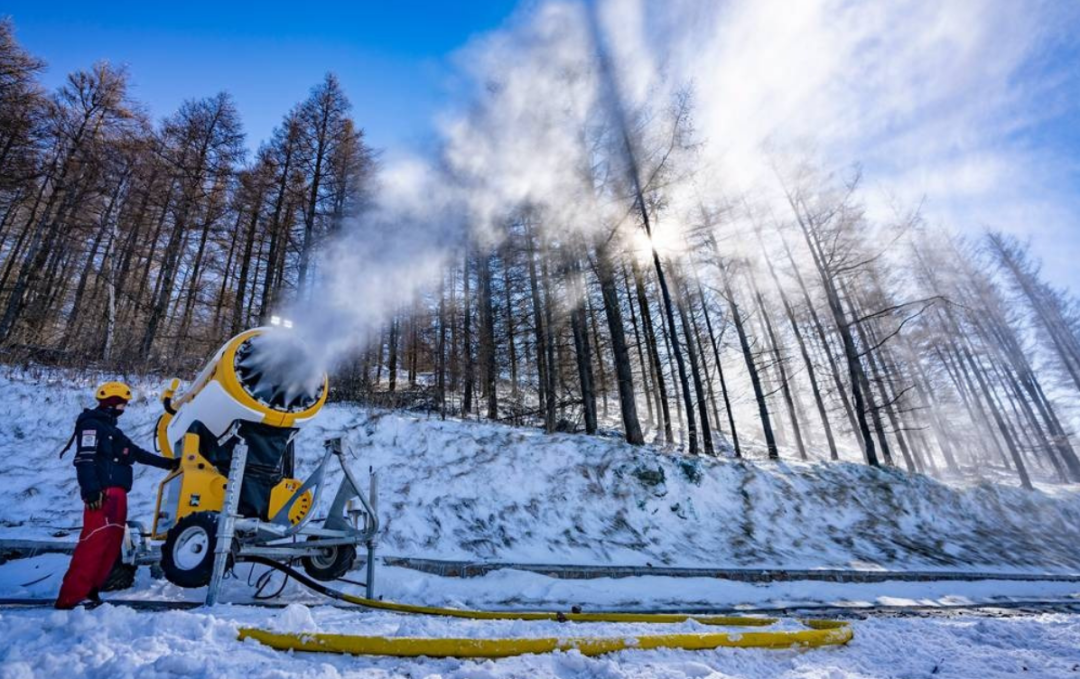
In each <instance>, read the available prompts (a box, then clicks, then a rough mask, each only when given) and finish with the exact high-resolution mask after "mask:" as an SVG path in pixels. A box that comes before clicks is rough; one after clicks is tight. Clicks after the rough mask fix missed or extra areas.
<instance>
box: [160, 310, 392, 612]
mask: <svg viewBox="0 0 1080 679" xmlns="http://www.w3.org/2000/svg"><path fill="white" fill-rule="evenodd" d="M327 389H328V382H327V377H326V374H325V372H323V371H322V370H320V369H319V368H317V367H316V363H315V362H314V361H312V360H311V358H310V354H309V353H308V351H307V350H306V348H305V346H304V344H303V343H302V341H301V340H300V339H299V338H298V337H296V336H295V335H294V333H293V332H292V331H291V330H289V329H285V328H255V329H253V330H248V331H246V332H243V333H241V334H239V335H237V336H236V337H234V338H232V339H231V340H229V341H228V342H227V343H226V344H225V345H224V346H223V347H221V349H219V350H218V352H217V353H216V354H215V355H214V357H213V358H212V359H211V360H210V362H209V363H208V364H207V365H206V367H205V368H204V369H203V370H202V372H200V373H199V375H198V376H197V377H196V378H195V380H194V381H193V382H192V383H191V384H190V385H188V386H187V387H186V388H184V389H180V386H179V381H178V380H173V381H172V384H170V385H169V387H168V389H166V390H165V392H164V393H163V394H162V403H163V405H164V408H165V413H164V414H163V415H162V416H161V418H160V420H159V421H158V425H157V436H156V439H157V446H158V447H159V448H160V450H161V452H162V454H163V455H165V456H166V457H180V458H181V463H180V467H179V468H178V469H177V470H176V471H174V472H172V473H170V474H169V475H168V476H166V477H165V479H164V480H163V481H162V483H161V486H160V488H159V489H158V499H157V509H156V512H155V514H154V522H153V528H152V531H151V535H152V537H153V538H154V539H155V540H164V544H163V545H162V547H161V561H160V565H161V569H162V571H163V572H164V575H165V577H166V579H168V580H169V581H170V582H172V583H174V584H176V585H179V586H181V587H203V586H207V585H209V589H208V590H207V604H213V603H214V602H215V601H216V599H217V597H218V590H219V587H220V583H221V580H222V578H223V576H224V574H225V573H226V571H227V570H228V569H230V568H231V567H232V565H233V564H234V563H236V562H239V561H244V560H249V559H254V560H258V559H262V560H266V559H270V560H273V561H275V562H278V563H285V564H290V563H293V562H295V561H296V560H299V562H300V564H301V565H302V567H303V569H304V571H306V572H307V574H308V575H309V576H310V577H311V578H314V579H316V580H321V581H324V582H326V581H332V580H335V579H338V578H340V577H342V576H343V575H344V574H345V573H347V572H348V571H350V570H352V569H353V567H354V565H355V563H356V560H357V549H358V548H359V547H361V546H364V547H365V548H366V570H367V573H366V575H367V577H366V586H367V594H368V596H369V597H370V596H372V595H373V588H374V538H375V535H376V533H377V532H378V530H379V522H378V518H377V516H376V512H375V508H374V504H375V495H376V483H375V476H374V474H372V476H371V479H370V484H369V489H368V493H367V495H365V493H364V492H363V490H362V489H361V486H360V484H359V483H358V481H357V479H356V477H355V476H354V475H353V473H352V471H351V470H350V469H349V467H348V465H347V464H346V461H345V449H344V444H343V442H342V441H341V439H329V440H327V441H326V442H325V449H324V453H323V455H322V459H321V460H320V462H319V463H318V465H317V466H316V467H315V470H314V471H313V473H312V474H311V476H310V477H308V478H307V479H306V480H303V481H301V480H299V479H296V478H293V476H294V474H295V465H296V460H295V452H294V451H295V446H294V439H295V437H296V434H297V433H298V432H299V430H300V429H301V428H302V427H303V426H304V425H306V424H307V423H309V422H310V421H311V420H312V419H313V418H314V417H315V416H316V414H318V412H319V410H320V409H321V408H322V407H323V404H325V403H326V396H327ZM331 459H334V460H336V461H337V463H338V464H339V465H340V467H341V470H342V479H341V483H340V486H339V487H338V489H337V492H336V494H335V495H334V497H333V500H332V501H331V502H330V505H329V509H328V511H327V513H326V515H325V517H322V518H319V519H316V518H315V514H316V512H317V511H318V510H319V507H320V503H319V500H320V497H321V496H322V494H323V488H324V486H325V485H326V484H327V477H328V472H329V469H328V468H329V467H330V460H331Z"/></svg>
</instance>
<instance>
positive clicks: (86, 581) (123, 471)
mask: <svg viewBox="0 0 1080 679" xmlns="http://www.w3.org/2000/svg"><path fill="white" fill-rule="evenodd" d="M95 396H96V397H97V402H98V405H97V407H96V408H87V409H86V410H84V411H83V412H82V414H80V415H79V418H78V420H76V422H75V433H74V434H73V435H72V437H71V440H70V441H68V445H67V446H66V447H65V448H64V452H66V451H67V449H68V448H70V447H71V444H72V443H74V444H75V469H76V472H77V474H78V478H79V490H80V492H81V494H82V500H83V503H84V504H85V507H84V508H83V528H82V533H81V534H80V535H79V543H78V544H77V545H76V546H75V554H74V555H73V556H72V557H71V565H70V566H68V571H67V574H66V575H64V584H63V585H61V587H60V596H59V597H58V598H57V600H56V607H57V608H65V609H66V608H74V607H75V606H78V605H79V604H80V603H82V602H83V601H85V600H87V599H89V600H90V601H91V602H93V603H100V602H101V598H100V597H99V596H98V590H99V589H100V588H101V586H102V585H103V584H105V580H106V579H107V578H108V577H109V572H110V571H111V570H112V568H113V565H114V564H115V563H116V560H117V558H119V556H120V548H121V547H122V545H123V541H124V527H125V525H126V523H127V494H128V491H130V490H131V481H132V473H131V466H132V465H133V464H134V463H135V462H138V463H140V464H148V465H151V466H153V467H157V468H159V469H175V468H176V467H177V465H178V464H179V462H180V461H179V460H178V459H167V458H164V457H159V456H157V455H154V454H153V453H150V452H147V451H145V450H143V449H142V448H140V447H139V446H137V445H135V444H134V443H132V442H131V439H129V438H128V437H127V436H126V435H125V434H124V432H122V431H120V428H119V427H118V426H117V424H116V423H117V419H118V418H119V417H120V416H121V415H122V414H123V413H124V408H126V407H127V404H128V401H130V400H131V388H130V387H128V386H127V385H126V384H124V383H122V382H107V383H105V384H103V385H101V386H100V387H98V389H97V391H96V392H95ZM60 454H61V455H63V452H61V453H60Z"/></svg>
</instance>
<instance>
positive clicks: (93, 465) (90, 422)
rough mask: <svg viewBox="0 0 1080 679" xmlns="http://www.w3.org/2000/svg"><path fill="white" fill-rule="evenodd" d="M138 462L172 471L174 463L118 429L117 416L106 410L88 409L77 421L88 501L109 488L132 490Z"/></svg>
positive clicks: (78, 458)
mask: <svg viewBox="0 0 1080 679" xmlns="http://www.w3.org/2000/svg"><path fill="white" fill-rule="evenodd" d="M135 462H138V463H140V464H148V465H151V466H153V467H157V468H159V469H172V468H173V466H174V465H175V462H174V461H173V460H168V459H166V458H164V457H159V456H157V455H154V454H153V453H150V452H147V451H145V450H143V449H142V448H140V447H139V446H137V445H135V444H134V443H132V442H131V439H129V438H128V437H127V436H125V435H124V432H122V431H120V428H119V427H117V426H116V416H115V415H113V414H112V413H110V412H109V411H108V410H105V409H102V408H93V409H91V408H87V409H86V410H84V411H82V414H81V415H79V419H78V420H76V421H75V469H76V471H77V473H78V476H79V490H80V491H81V492H82V497H83V499H84V500H86V499H89V498H93V497H95V496H96V495H97V494H98V493H99V492H101V491H102V490H104V489H106V488H123V489H124V490H125V491H128V490H131V465H132V464H134V463H135Z"/></svg>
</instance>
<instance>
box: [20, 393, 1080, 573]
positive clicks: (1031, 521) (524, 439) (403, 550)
mask: <svg viewBox="0 0 1080 679" xmlns="http://www.w3.org/2000/svg"><path fill="white" fill-rule="evenodd" d="M90 386H91V385H90V383H89V382H88V381H86V380H83V381H81V382H80V381H79V380H78V379H65V378H64V376H63V375H62V374H60V373H55V372H50V373H46V374H44V375H27V374H22V373H11V372H9V373H7V374H4V375H0V408H2V409H3V410H4V412H5V414H6V416H5V417H4V418H2V419H0V450H2V451H3V452H4V455H3V459H4V464H5V469H4V472H3V479H4V488H5V491H6V494H7V496H8V497H9V498H14V499H15V501H14V502H5V503H2V504H0V535H2V536H5V537H30V536H35V537H41V536H43V535H54V534H55V535H65V534H66V531H70V530H71V529H72V528H73V527H75V526H77V525H78V523H79V519H80V517H79V512H80V509H81V506H80V503H79V500H78V493H77V490H76V484H75V475H74V470H73V469H72V467H71V462H70V454H69V457H67V458H66V459H64V460H58V459H57V458H56V454H57V452H58V451H59V449H60V448H61V447H62V445H63V444H64V442H65V441H66V440H67V438H68V436H69V435H70V433H71V426H72V423H73V421H74V418H75V416H76V414H77V413H78V412H79V410H80V408H82V407H84V406H85V405H87V404H88V403H89V402H90V399H91V396H90V390H89V387H90ZM158 386H159V385H157V384H154V383H150V382H146V383H141V384H137V385H136V389H137V391H138V392H140V393H139V394H138V397H137V400H136V401H135V402H134V403H133V406H132V407H131V408H130V411H129V413H128V414H126V415H125V416H124V420H123V422H122V424H123V425H124V427H125V430H126V431H128V433H129V434H130V435H132V437H133V438H134V439H135V440H136V441H138V442H142V443H144V444H145V445H150V444H151V441H152V432H153V425H154V422H155V421H156V419H157V416H158V415H159V414H160V406H159V405H158V403H157V400H156V392H157V388H158ZM339 435H344V436H345V437H346V439H347V440H348V442H349V444H350V446H351V449H352V460H351V463H352V465H353V468H354V469H355V470H356V471H357V472H361V474H360V475H361V476H363V474H362V472H363V471H366V470H367V468H368V467H371V468H374V469H375V470H377V471H378V474H379V484H380V497H381V505H380V515H381V518H382V520H383V523H384V527H385V531H384V534H383V536H382V538H381V541H380V549H381V550H382V552H383V553H391V554H397V555H408V556H423V557H431V558H448V559H490V560H506V561H517V562H530V563H567V564H569V563H581V564H605V563H613V564H624V565H647V564H653V565H661V564H663V565H675V566H713V567H724V566H747V567H750V566H760V567H791V568H817V567H821V568H833V567H860V568H881V569H901V568H919V569H934V568H947V569H957V568H961V569H962V568H971V569H978V570H1001V571H1008V570H1024V571H1032V570H1038V571H1064V570H1077V569H1080V492H1078V491H1077V489H1076V488H1061V487H1058V488H1043V489H1041V490H1037V491H1035V492H1025V491H1023V490H1021V489H1018V488H1014V487H1008V486H999V485H992V484H981V485H949V484H945V483H941V482H937V481H934V480H931V479H929V478H926V477H921V476H912V475H908V474H906V473H903V472H900V471H897V470H879V469H871V468H868V467H865V466H862V465H857V464H836V463H833V464H830V463H811V464H805V463H794V462H780V463H769V462H763V461H734V460H713V459H708V460H706V459H694V458H688V457H684V456H676V455H670V454H665V453H661V452H659V451H657V450H654V449H651V448H648V447H644V448H634V447H631V446H627V445H625V444H623V443H622V442H621V441H618V440H615V439H605V438H596V437H586V436H581V435H555V436H546V435H544V434H542V433H540V432H538V431H533V430H524V429H516V428H512V427H507V426H500V425H490V424H478V423H468V422H460V421H446V422H441V421H439V420H438V419H437V418H425V417H423V416H417V415H413V414H401V413H380V412H370V411H366V410H363V409H360V408H356V407H353V406H348V405H340V404H338V405H331V406H328V407H327V408H326V409H325V411H324V412H323V414H322V415H320V417H319V418H317V419H316V421H315V422H314V423H312V425H310V426H309V427H308V428H307V429H305V430H304V431H303V432H302V434H301V436H300V438H299V456H300V458H301V469H302V470H309V469H310V468H311V467H312V466H313V465H314V463H315V461H316V460H317V459H318V456H319V454H320V453H321V447H322V440H323V439H324V438H326V437H330V436H339ZM136 477H137V478H136V488H135V491H134V493H133V494H132V497H131V514H132V517H133V518H140V517H141V518H143V519H145V520H146V521H147V522H149V520H150V514H151V512H152V510H153V501H154V497H155V493H156V483H157V481H158V480H159V479H160V478H161V472H159V471H157V470H154V469H146V468H144V469H140V470H139V471H138V473H137V475H136Z"/></svg>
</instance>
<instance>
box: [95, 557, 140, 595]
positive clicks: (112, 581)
mask: <svg viewBox="0 0 1080 679" xmlns="http://www.w3.org/2000/svg"><path fill="white" fill-rule="evenodd" d="M138 570H139V567H138V566H136V565H135V564H130V563H124V561H123V560H122V559H121V558H120V557H116V563H114V564H113V567H112V570H111V571H109V577H108V578H106V579H105V584H103V585H102V586H101V591H102V592H119V591H120V590H122V589H130V588H131V586H132V585H134V584H135V572H136V571H138Z"/></svg>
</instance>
